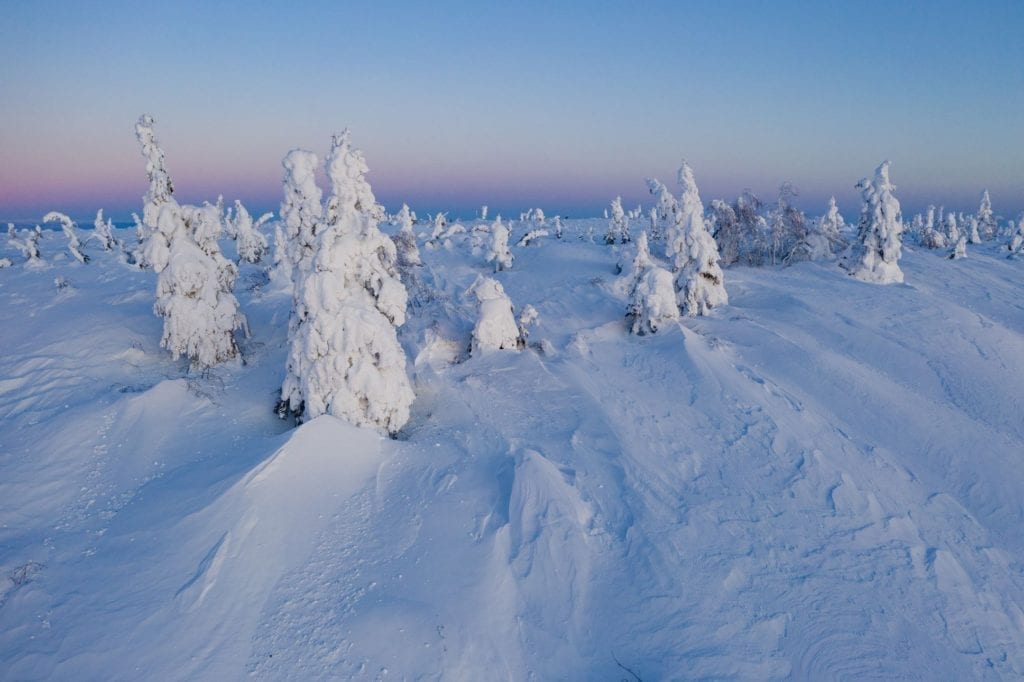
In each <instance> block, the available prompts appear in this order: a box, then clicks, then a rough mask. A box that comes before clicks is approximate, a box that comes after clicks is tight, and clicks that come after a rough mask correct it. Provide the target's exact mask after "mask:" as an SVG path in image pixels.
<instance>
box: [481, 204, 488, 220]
mask: <svg viewBox="0 0 1024 682" xmlns="http://www.w3.org/2000/svg"><path fill="white" fill-rule="evenodd" d="M480 220H487V207H486V206H481V207H480Z"/></svg>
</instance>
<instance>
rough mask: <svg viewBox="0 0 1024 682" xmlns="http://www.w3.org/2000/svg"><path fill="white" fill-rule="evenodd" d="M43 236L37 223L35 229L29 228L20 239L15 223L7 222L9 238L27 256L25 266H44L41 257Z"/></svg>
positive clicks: (11, 243)
mask: <svg viewBox="0 0 1024 682" xmlns="http://www.w3.org/2000/svg"><path fill="white" fill-rule="evenodd" d="M42 236H43V232H42V230H41V229H39V226H38V225H36V226H35V229H32V230H27V234H26V235H25V238H24V239H23V240H21V239H18V237H17V232H16V230H15V229H14V223H7V240H8V242H9V243H10V245H11V246H13V247H14V248H16V249H18V250H19V251H21V254H22V255H23V256H25V267H29V268H39V267H43V265H44V263H43V260H42V259H41V258H40V257H39V240H40V238H42Z"/></svg>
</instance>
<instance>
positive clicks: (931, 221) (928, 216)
mask: <svg viewBox="0 0 1024 682" xmlns="http://www.w3.org/2000/svg"><path fill="white" fill-rule="evenodd" d="M918 241H919V243H920V244H921V246H924V247H925V248H929V249H944V248H946V236H945V235H944V234H942V233H941V232H939V231H938V230H937V229H935V207H934V206H929V207H928V210H927V211H926V212H925V218H924V227H923V228H922V229H921V235H920V237H919V238H918Z"/></svg>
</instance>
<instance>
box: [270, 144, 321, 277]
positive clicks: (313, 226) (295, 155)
mask: <svg viewBox="0 0 1024 682" xmlns="http://www.w3.org/2000/svg"><path fill="white" fill-rule="evenodd" d="M281 163H282V165H283V166H284V199H283V200H282V201H281V213H280V215H281V222H282V223H283V224H284V232H285V235H284V236H285V238H286V243H287V245H288V260H289V265H290V266H291V268H290V269H291V272H292V281H293V282H294V286H295V287H296V288H297V287H298V286H299V285H300V283H301V278H302V277H303V276H304V275H305V273H306V272H308V271H309V269H310V264H311V262H312V260H313V252H314V249H315V246H316V238H317V234H318V233H319V230H320V227H321V223H322V221H323V218H324V215H323V213H324V211H323V205H322V204H321V203H320V202H321V197H322V194H321V192H320V188H319V187H317V184H316V168H317V165H318V163H319V160H318V159H317V157H316V154H314V153H313V152H309V151H306V150H304V149H293V150H292V151H290V152H288V154H287V155H286V156H285V157H284V160H283V161H282V162H281Z"/></svg>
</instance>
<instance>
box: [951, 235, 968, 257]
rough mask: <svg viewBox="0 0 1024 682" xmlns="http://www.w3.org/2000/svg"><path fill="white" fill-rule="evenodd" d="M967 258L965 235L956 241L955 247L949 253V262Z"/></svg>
mask: <svg viewBox="0 0 1024 682" xmlns="http://www.w3.org/2000/svg"><path fill="white" fill-rule="evenodd" d="M966 257H967V235H965V234H962V235H960V239H958V240H957V241H956V245H955V246H954V247H953V250H952V251H950V253H949V259H950V260H959V259H961V258H966Z"/></svg>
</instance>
